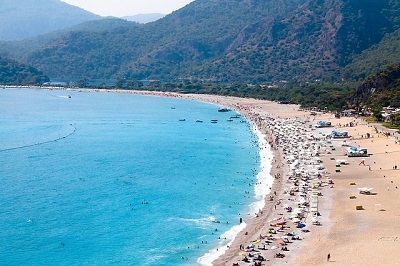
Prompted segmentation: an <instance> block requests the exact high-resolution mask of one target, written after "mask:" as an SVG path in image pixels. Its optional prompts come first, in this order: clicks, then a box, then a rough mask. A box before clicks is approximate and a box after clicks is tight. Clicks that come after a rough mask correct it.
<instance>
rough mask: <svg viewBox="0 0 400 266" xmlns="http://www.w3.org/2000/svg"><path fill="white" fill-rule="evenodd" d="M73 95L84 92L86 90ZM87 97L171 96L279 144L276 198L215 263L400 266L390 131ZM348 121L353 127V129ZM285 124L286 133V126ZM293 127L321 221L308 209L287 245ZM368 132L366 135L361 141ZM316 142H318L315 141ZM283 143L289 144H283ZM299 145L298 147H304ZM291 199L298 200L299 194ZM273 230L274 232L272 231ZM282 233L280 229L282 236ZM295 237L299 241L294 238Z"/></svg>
mask: <svg viewBox="0 0 400 266" xmlns="http://www.w3.org/2000/svg"><path fill="white" fill-rule="evenodd" d="M50 89H55V88H50ZM62 89H63V90H68V89H64V88H62ZM71 90H73V91H79V90H82V91H87V90H86V89H71ZM90 91H98V92H116V93H132V94H140V95H154V96H163V97H175V98H183V99H193V100H198V101H204V102H209V103H214V104H218V105H222V106H227V107H229V108H232V109H235V110H237V111H239V112H240V113H242V114H243V115H244V116H246V117H247V118H248V119H249V120H251V121H252V123H253V124H255V125H257V126H258V128H259V130H260V132H262V133H263V134H264V135H265V136H267V141H268V142H269V143H272V144H273V145H275V144H276V143H280V144H279V145H276V147H275V148H274V147H273V149H272V150H273V152H274V155H273V156H274V159H273V160H274V164H273V165H272V169H271V176H273V177H278V178H274V179H275V180H274V183H273V186H272V190H271V192H270V194H269V195H274V196H275V193H276V196H275V197H273V199H272V200H271V201H270V198H269V197H268V196H267V197H266V199H265V200H266V204H265V206H264V208H263V210H262V212H260V213H259V214H258V215H257V216H258V217H253V218H251V217H250V216H249V217H244V221H245V222H246V228H244V229H243V230H242V231H241V232H240V233H239V234H238V236H237V237H236V238H235V240H234V242H233V243H232V244H231V245H230V246H229V248H227V250H226V251H225V252H224V254H223V255H222V256H220V257H219V258H218V259H217V260H215V261H214V262H213V264H214V265H233V264H236V263H237V265H248V264H246V263H245V262H244V261H243V259H244V258H245V257H246V258H249V255H250V254H262V256H263V257H264V259H266V260H267V261H266V262H265V261H264V262H262V265H265V263H266V265H269V264H274V265H275V264H276V265H283V264H287V265H323V264H325V263H327V255H328V254H330V259H331V260H332V261H335V264H336V265H360V264H366V265H378V264H383V265H398V264H396V263H398V261H400V254H399V252H398V250H400V223H399V222H398V221H399V217H400V206H399V205H400V179H399V176H400V174H399V173H400V172H399V171H400V140H399V135H398V134H397V133H394V131H391V130H388V129H385V128H382V127H380V126H378V125H371V124H368V123H367V122H365V121H364V120H362V119H360V118H354V117H342V118H339V119H338V118H335V117H334V115H333V114H330V113H317V114H316V115H315V116H311V114H310V113H309V112H305V111H301V110H299V106H296V105H280V104H278V103H273V102H268V101H262V100H256V99H243V98H235V97H224V96H214V95H186V94H185V95H181V94H178V93H168V92H165V93H164V92H153V91H125V90H123V91H121V90H96V89H90ZM318 120H329V121H332V124H333V127H332V128H327V129H318V130H314V131H310V130H309V129H308V127H309V126H311V125H312V124H313V123H315V122H316V121H318ZM350 122H352V124H351V125H350ZM286 124H288V125H289V127H286ZM274 125H275V127H274ZM276 125H279V127H280V128H283V129H284V131H281V132H279V130H277V129H279V127H278V126H276ZM285 127H286V128H285ZM290 128H293V129H295V130H300V131H299V132H302V131H304V132H308V133H306V134H310V136H311V134H312V135H314V136H315V140H310V143H313V144H312V145H314V147H319V153H318V154H319V157H320V159H321V162H322V168H323V170H322V171H321V178H320V179H321V186H319V187H318V188H317V189H315V191H314V192H315V193H318V197H317V198H318V212H319V213H320V215H321V216H320V217H318V220H319V222H320V223H321V226H317V225H312V224H311V221H312V217H311V208H309V207H308V208H305V209H304V213H305V218H304V222H305V223H306V227H305V229H307V230H304V232H303V231H302V232H301V233H300V234H299V235H296V237H294V239H296V240H291V238H290V239H289V238H288V237H286V238H281V239H288V243H285V241H286V240H283V241H281V240H279V239H278V238H280V237H277V236H280V235H283V234H285V235H286V236H287V233H290V232H292V231H294V230H297V229H296V228H295V227H293V224H292V221H289V219H287V222H286V223H285V224H284V225H283V226H281V227H274V226H276V224H277V222H276V221H274V220H273V219H275V218H276V217H280V216H285V217H288V216H287V215H288V207H287V206H289V205H291V204H292V205H293V204H294V202H293V200H291V197H290V194H291V193H293V191H296V190H293V182H297V181H296V180H294V179H293V178H292V175H293V173H294V172H293V169H291V167H292V166H289V164H288V161H290V160H292V158H291V157H292V156H291V155H290V151H288V149H286V148H285V145H286V146H287V145H291V146H290V147H292V148H291V149H293V150H294V149H295V148H296V146H293V145H294V144H295V143H289V142H290V140H287V139H284V138H285V132H286V133H288V132H290ZM333 128H337V129H339V130H346V131H348V132H349V135H350V136H351V138H348V139H345V140H327V139H326V138H325V136H326V135H328V134H330V131H331V130H332V129H333ZM367 133H368V134H369V136H370V137H366V136H367ZM299 134H300V133H298V134H292V136H294V137H297V136H299ZM301 134H303V133H301ZM277 136H278V141H277ZM318 138H321V140H317V139H318ZM279 141H281V142H279ZM285 141H288V143H287V144H285V143H286V142H285ZM303 142H304V141H303ZM314 142H315V143H314ZM297 143H298V144H299V145H300V144H301V142H297ZM348 145H355V146H358V147H364V148H368V151H369V153H370V154H371V156H370V157H367V158H347V156H345V155H344V154H345V152H346V147H347V146H348ZM275 149H276V150H275ZM296 154H297V153H296ZM296 156H297V155H294V157H296ZM275 160H276V161H275ZM337 160H345V161H346V165H341V166H340V167H337ZM299 167H300V166H299ZM338 170H339V171H338ZM316 180H317V179H315V180H310V181H307V182H308V185H306V183H303V185H301V184H300V186H303V187H304V189H305V188H307V187H309V188H310V189H311V188H313V187H314V182H315V181H316ZM363 187H367V188H373V191H374V193H373V194H372V195H362V194H360V193H359V188H363ZM304 191H305V190H304ZM310 191H311V190H310ZM310 191H309V194H308V195H310V196H309V197H308V198H307V201H309V202H312V200H311V196H312V195H313V194H314V192H312V193H310ZM289 192H290V193H289ZM300 192H301V191H300ZM294 193H295V194H296V195H297V193H298V192H294ZM278 203H279V204H278ZM302 206H303V205H302ZM356 206H362V207H361V208H362V210H356ZM275 207H276V208H277V209H276V210H275ZM281 214H282V215H281ZM272 225H273V226H272ZM271 227H273V228H274V230H271ZM287 227H288V228H287ZM280 229H283V230H284V231H283V232H280ZM308 231H309V232H308ZM246 232H247V233H246ZM260 234H261V235H260ZM297 236H298V237H299V239H300V240H301V241H299V240H297ZM260 237H261V238H260ZM260 239H261V241H260ZM263 242H272V243H273V244H270V245H267V249H268V250H265V251H264V250H261V251H260V252H259V253H258V252H255V251H251V250H252V249H251V248H249V249H247V246H249V245H250V246H251V245H252V246H253V247H254V249H255V250H258V248H259V246H260V243H263ZM275 243H276V245H275ZM244 246H245V247H244ZM243 247H244V248H245V249H246V250H244V249H243ZM285 247H288V251H284V250H282V249H283V248H285ZM371 251H373V252H371ZM276 254H283V255H284V257H276Z"/></svg>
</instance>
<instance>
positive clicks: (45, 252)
mask: <svg viewBox="0 0 400 266" xmlns="http://www.w3.org/2000/svg"><path fill="white" fill-rule="evenodd" d="M68 95H70V96H71V98H68ZM232 115H234V113H219V112H218V107H217V106H214V105H210V104H205V103H200V102H196V101H190V100H179V99H170V98H161V97H154V96H136V95H129V94H123V93H100V92H97V93H96V92H78V91H74V92H72V91H55V90H54V91H48V90H34V89H2V90H0V184H1V189H0V265H195V264H196V261H197V259H198V258H199V257H200V256H202V255H204V254H205V253H206V252H208V251H209V250H211V249H213V248H215V247H216V246H217V245H218V243H219V240H218V237H219V236H220V235H221V234H222V233H223V232H225V231H228V230H229V229H230V228H231V227H232V226H233V225H237V224H238V222H239V214H241V215H242V217H245V214H246V212H248V209H249V204H251V202H253V201H254V187H253V185H254V182H255V178H256V177H255V175H256V173H257V172H258V170H259V167H260V166H259V165H260V159H259V154H258V148H257V144H256V142H257V140H256V137H255V136H254V135H253V133H252V130H251V128H250V125H249V124H248V123H247V122H245V123H244V122H243V121H242V119H234V121H233V122H229V121H227V120H228V119H229V118H230V116H232ZM181 119H185V120H186V121H179V120H181ZM212 119H218V123H215V124H213V123H211V120H212ZM196 120H202V121H203V123H198V122H196ZM241 121H242V122H241ZM246 192H249V194H248V193H246Z"/></svg>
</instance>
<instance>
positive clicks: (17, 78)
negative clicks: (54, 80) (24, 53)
mask: <svg viewBox="0 0 400 266" xmlns="http://www.w3.org/2000/svg"><path fill="white" fill-rule="evenodd" d="M48 81H49V79H48V77H46V76H44V75H43V73H42V72H40V71H39V70H37V69H35V68H33V67H29V66H25V65H22V64H20V63H17V62H15V61H12V60H8V59H5V58H1V57H0V84H2V85H39V84H42V83H44V82H48Z"/></svg>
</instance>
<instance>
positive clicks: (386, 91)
mask: <svg viewBox="0 0 400 266" xmlns="http://www.w3.org/2000/svg"><path fill="white" fill-rule="evenodd" d="M353 98H354V102H355V103H357V104H358V105H367V106H372V107H374V108H376V109H381V108H382V107H384V106H392V107H400V64H398V65H392V66H389V67H387V68H386V69H385V70H383V71H381V72H379V73H377V74H375V75H372V76H370V77H369V78H368V79H367V80H366V81H365V82H363V84H362V85H361V86H360V87H359V88H358V89H357V92H356V93H355V95H354V97H353Z"/></svg>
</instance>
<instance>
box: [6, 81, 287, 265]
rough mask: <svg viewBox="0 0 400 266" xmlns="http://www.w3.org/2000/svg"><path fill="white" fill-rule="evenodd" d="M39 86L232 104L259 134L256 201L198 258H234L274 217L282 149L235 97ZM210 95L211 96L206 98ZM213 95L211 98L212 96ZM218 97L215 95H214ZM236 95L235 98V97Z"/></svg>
mask: <svg viewBox="0 0 400 266" xmlns="http://www.w3.org/2000/svg"><path fill="white" fill-rule="evenodd" d="M13 88H15V89H25V88H24V87H21V88H20V87H17V88H16V87H11V88H8V89H13ZM30 88H33V89H39V90H60V91H72V92H100V93H126V94H133V95H143V96H157V97H167V98H179V99H187V100H195V101H199V102H203V103H207V104H213V105H216V106H219V107H221V108H229V109H231V110H232V112H236V113H238V114H240V115H241V116H243V117H244V118H245V119H246V121H247V123H248V124H249V126H250V127H251V130H252V133H253V134H254V135H255V136H256V138H257V143H258V144H257V146H258V153H259V157H260V169H259V172H258V173H257V174H256V176H255V177H256V182H255V183H256V184H255V186H254V188H253V189H254V193H255V194H254V201H252V202H251V204H250V205H249V206H248V209H247V210H244V211H247V212H248V215H247V216H246V217H242V218H243V222H242V223H241V224H236V225H234V226H232V227H231V229H229V230H228V231H226V232H224V233H223V234H222V235H221V239H224V238H227V239H228V242H227V243H220V244H218V246H217V247H215V248H213V249H211V250H209V251H208V252H206V253H205V254H203V255H202V256H201V257H199V258H198V260H197V262H198V263H199V264H200V265H220V264H221V262H222V261H225V260H227V259H228V258H229V259H232V258H233V257H234V256H235V255H236V254H237V253H238V252H239V251H240V249H239V248H240V245H241V243H242V242H244V241H247V240H248V239H249V238H250V236H252V235H254V234H255V233H256V232H257V231H258V230H259V229H260V228H261V227H262V226H263V224H264V223H265V220H266V219H267V218H268V217H270V215H271V214H270V212H272V207H273V205H274V204H276V202H277V200H274V201H268V200H267V197H268V195H270V194H271V193H274V194H279V193H280V191H281V189H282V184H281V182H280V180H279V179H276V178H274V175H283V173H282V171H281V170H282V169H280V166H281V162H282V155H281V152H280V151H279V150H277V149H273V148H272V147H271V142H273V134H272V132H271V131H270V130H269V129H268V128H266V127H265V125H263V124H262V123H261V121H260V120H259V119H258V116H255V115H254V114H252V113H251V110H250V109H249V110H247V109H246V108H243V107H242V106H240V105H238V104H235V102H234V101H228V102H224V103H222V102H221V101H219V100H218V99H219V98H220V97H222V98H224V99H228V97H225V96H216V97H215V96H214V95H197V94H179V93H174V92H158V91H140V90H135V91H126V90H110V89H82V88H72V89H71V88H58V87H30ZM202 96H206V97H207V98H203V97H202ZM208 97H211V98H208ZM214 97H215V98H214ZM232 99H234V98H233V97H232Z"/></svg>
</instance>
